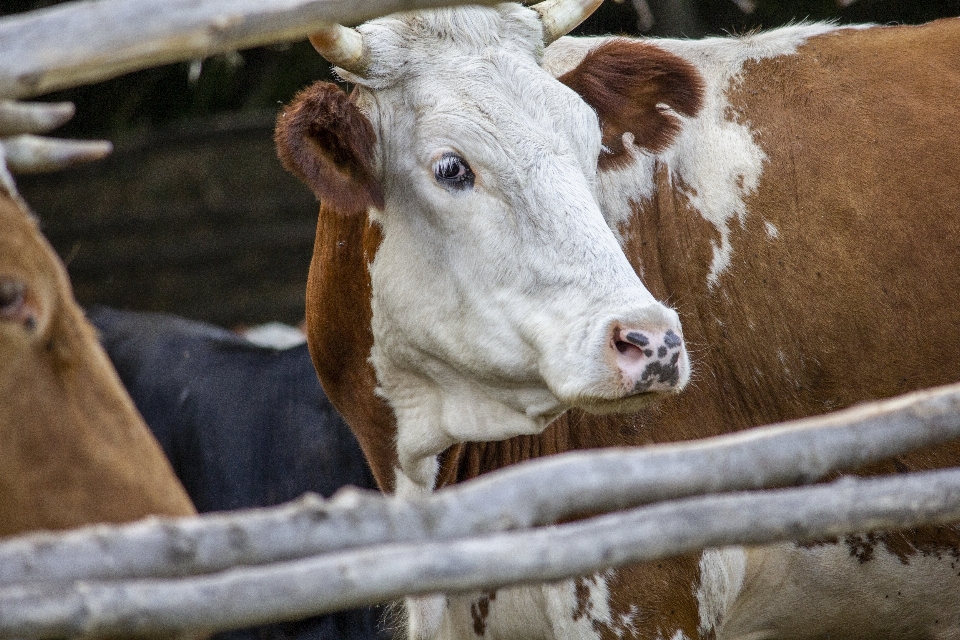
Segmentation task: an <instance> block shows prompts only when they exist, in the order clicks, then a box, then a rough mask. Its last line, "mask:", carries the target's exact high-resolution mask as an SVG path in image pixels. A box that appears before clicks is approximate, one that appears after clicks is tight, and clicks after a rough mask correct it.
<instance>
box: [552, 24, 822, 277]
mask: <svg viewBox="0 0 960 640" xmlns="http://www.w3.org/2000/svg"><path fill="white" fill-rule="evenodd" d="M838 28H839V27H836V26H833V25H828V24H810V25H796V26H790V27H783V28H780V29H775V30H773V31H769V32H765V33H757V34H753V35H749V36H746V37H743V38H707V39H704V40H653V41H649V42H652V43H653V44H656V45H657V46H658V47H661V48H663V49H665V50H667V51H670V52H671V53H674V54H676V55H678V56H680V57H681V58H683V59H685V60H687V61H688V62H690V63H691V64H693V65H694V66H695V67H696V68H697V70H699V71H700V73H701V75H702V76H703V79H704V81H705V84H706V92H705V95H704V104H703V109H702V110H701V112H700V113H699V114H698V115H697V116H696V117H695V118H681V119H682V120H683V121H684V124H683V128H682V130H681V133H680V135H679V136H678V137H677V140H676V142H675V143H674V144H673V145H672V146H671V147H670V148H669V149H667V150H666V151H665V152H663V153H661V154H659V155H658V156H656V157H654V156H651V155H649V154H645V153H643V152H642V151H640V150H637V149H636V148H635V147H633V146H632V145H626V147H627V150H628V152H630V153H631V155H633V156H634V158H635V162H634V163H633V164H631V165H629V166H627V167H626V168H622V169H617V170H612V171H606V172H602V174H601V176H600V194H601V205H602V207H603V210H604V213H605V215H606V217H607V222H608V223H609V224H611V226H612V227H613V228H614V229H616V228H618V227H619V226H620V225H621V224H622V223H624V222H626V221H627V220H629V218H630V216H631V215H632V213H633V212H632V209H631V207H630V202H631V201H633V202H638V203H640V202H643V201H646V200H649V198H650V197H651V195H652V194H653V167H654V161H655V160H657V161H660V162H662V163H665V164H666V165H667V167H668V169H669V171H670V177H671V180H672V182H673V184H676V185H677V186H678V187H679V188H681V189H682V190H683V193H684V195H685V196H686V197H687V198H688V199H689V200H690V203H691V205H692V206H693V207H694V208H695V209H696V210H697V211H698V212H699V213H700V215H701V216H703V217H704V219H705V220H707V221H708V222H710V224H712V225H713V226H714V228H715V229H716V230H717V232H718V233H719V234H720V238H719V241H718V242H715V243H714V244H713V259H712V262H711V264H710V272H709V274H708V276H707V280H708V283H709V285H710V287H711V288H713V287H714V286H716V285H717V283H718V282H719V279H720V275H721V274H722V273H724V272H725V271H726V270H727V268H728V267H729V266H730V261H731V256H732V252H733V247H732V245H731V242H730V233H731V228H730V226H731V222H732V221H733V220H736V221H737V222H739V223H740V224H741V225H742V224H744V222H745V220H746V216H747V209H746V202H745V200H746V198H747V196H749V195H750V194H751V193H753V192H754V191H755V190H756V189H757V186H758V185H759V181H760V175H761V173H762V171H763V163H764V161H765V160H766V156H765V154H764V153H763V150H762V149H761V148H760V146H759V145H758V144H757V143H756V141H755V140H754V136H753V134H752V132H751V130H750V123H749V122H737V121H735V120H731V119H730V110H731V106H730V102H729V100H728V98H727V95H728V93H729V92H730V90H731V89H733V88H735V87H736V84H737V81H738V78H739V75H740V73H741V71H742V69H743V65H744V63H746V62H747V61H749V60H761V59H764V58H774V57H779V56H788V55H792V54H794V53H796V51H797V48H798V47H800V46H801V45H802V44H803V43H805V42H806V41H807V40H809V39H810V38H812V37H814V36H818V35H822V34H825V33H829V32H831V31H834V30H836V29H838ZM605 40H606V38H582V39H574V38H561V39H560V40H558V41H557V42H555V43H554V44H552V45H551V46H550V47H548V48H547V50H546V52H545V55H544V68H546V69H547V70H548V71H550V72H551V73H554V74H562V73H564V72H566V71H569V70H570V69H572V68H573V67H574V66H576V64H577V63H579V61H580V60H581V59H582V58H583V56H584V55H586V53H587V52H588V51H589V50H590V49H592V48H594V47H596V46H597V45H599V44H600V43H602V42H604V41H605Z"/></svg>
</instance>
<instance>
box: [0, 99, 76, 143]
mask: <svg viewBox="0 0 960 640" xmlns="http://www.w3.org/2000/svg"><path fill="white" fill-rule="evenodd" d="M74 111H75V108H74V106H73V103H72V102H17V101H16V100H0V138H6V137H8V136H15V135H19V134H21V133H46V132H47V131H50V130H51V129H56V128H57V127H59V126H60V125H62V124H64V123H65V122H66V121H67V120H69V119H70V118H72V117H73V114H74Z"/></svg>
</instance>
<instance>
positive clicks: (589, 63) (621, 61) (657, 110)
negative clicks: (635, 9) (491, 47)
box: [559, 38, 704, 169]
mask: <svg viewBox="0 0 960 640" xmlns="http://www.w3.org/2000/svg"><path fill="white" fill-rule="evenodd" d="M559 80H560V82H562V83H564V84H565V85H567V86H568V87H570V88H571V89H573V90H574V91H576V92H577V93H578V94H580V96H581V97H582V98H583V99H584V101H585V102H586V103H587V104H589V105H590V106H592V107H593V108H594V109H595V110H596V112H597V115H598V116H599V117H600V127H601V129H602V131H603V145H604V146H605V147H606V148H607V149H608V150H609V153H603V154H602V155H601V156H600V161H599V166H600V169H609V168H614V167H616V166H617V165H618V164H619V163H621V162H624V161H626V159H627V158H626V156H625V152H624V149H623V140H622V138H623V134H624V133H626V132H628V131H629V132H630V133H632V134H633V136H634V141H635V143H636V144H637V145H638V146H639V147H642V148H644V149H647V150H649V151H652V152H658V151H663V150H664V149H666V148H667V147H668V146H669V145H670V143H671V142H673V140H674V138H676V136H677V134H678V133H679V132H680V120H679V119H678V118H677V117H676V115H675V114H674V113H673V112H675V113H680V114H683V115H685V116H694V115H696V114H697V112H698V111H699V110H700V107H701V105H702V103H703V93H704V83H703V78H702V77H701V76H700V74H699V72H697V70H696V69H695V68H694V66H693V65H691V64H690V63H689V62H687V61H686V60H683V59H682V58H679V57H677V56H675V55H674V54H672V53H669V52H667V51H664V50H663V49H661V48H659V47H657V46H656V45H654V44H651V43H648V42H640V41H635V40H627V39H624V38H614V39H611V40H609V41H607V42H604V43H603V44H601V45H600V46H599V47H597V48H596V49H594V50H592V51H590V53H588V54H587V55H586V56H585V57H584V58H583V61H582V62H581V63H580V64H579V65H578V66H577V67H576V68H574V69H572V70H571V71H568V72H567V73H565V74H563V75H562V76H560V78H559ZM662 105H667V106H668V107H670V110H667V109H664V108H663V106H662ZM671 110H672V112H671Z"/></svg>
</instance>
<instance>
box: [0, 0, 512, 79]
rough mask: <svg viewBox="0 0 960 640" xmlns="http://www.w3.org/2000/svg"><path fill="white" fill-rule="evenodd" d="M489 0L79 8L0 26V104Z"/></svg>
mask: <svg viewBox="0 0 960 640" xmlns="http://www.w3.org/2000/svg"><path fill="white" fill-rule="evenodd" d="M457 4H495V2H494V0H83V1H79V2H70V3H65V4H61V5H58V6H55V7H51V8H47V9H41V10H38V11H32V12H29V13H24V14H20V15H14V16H10V17H7V18H3V19H2V20H0V96H2V97H6V98H23V97H29V96H36V95H41V94H44V93H48V92H51V91H56V90H58V89H66V88H69V87H74V86H78V85H82V84H89V83H93V82H100V81H103V80H107V79H109V78H113V77H115V76H118V75H120V74H123V73H128V72H130V71H136V70H138V69H144V68H147V67H153V66H158V65H162V64H168V63H171V62H179V61H184V60H193V59H197V58H204V57H206V56H210V55H213V54H216V53H224V52H227V51H232V50H236V49H244V48H250V47H256V46H262V45H265V44H270V43H274V42H283V41H291V40H299V39H304V38H306V37H307V36H308V35H309V34H310V33H312V32H314V31H316V30H317V29H318V28H320V27H321V26H323V25H324V24H326V23H329V22H339V23H343V24H357V23H359V22H363V21H364V20H368V19H370V18H373V17H376V16H380V15H386V14H388V13H393V12H396V11H406V10H412V9H422V8H427V7H436V6H443V5H457Z"/></svg>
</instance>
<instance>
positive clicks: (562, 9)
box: [533, 0, 603, 45]
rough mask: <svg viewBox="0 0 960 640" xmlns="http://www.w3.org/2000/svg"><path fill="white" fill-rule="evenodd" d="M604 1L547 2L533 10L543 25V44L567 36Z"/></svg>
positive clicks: (561, 0) (559, 0) (554, 0)
mask: <svg viewBox="0 0 960 640" xmlns="http://www.w3.org/2000/svg"><path fill="white" fill-rule="evenodd" d="M602 3H603V0H545V1H544V2H541V3H539V4H535V5H534V6H533V8H534V9H535V10H536V11H537V13H539V14H540V22H542V23H543V44H545V45H547V44H550V43H551V42H553V41H554V40H556V39H557V38H559V37H560V36H565V35H567V34H568V33H570V31H572V30H573V29H574V27H576V26H577V25H578V24H580V23H581V22H583V21H584V20H586V19H587V18H588V17H589V16H590V14H591V13H593V12H594V11H596V10H597V7H599V6H600V5H601V4H602Z"/></svg>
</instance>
